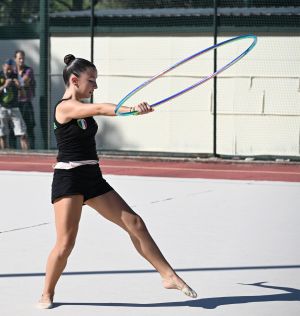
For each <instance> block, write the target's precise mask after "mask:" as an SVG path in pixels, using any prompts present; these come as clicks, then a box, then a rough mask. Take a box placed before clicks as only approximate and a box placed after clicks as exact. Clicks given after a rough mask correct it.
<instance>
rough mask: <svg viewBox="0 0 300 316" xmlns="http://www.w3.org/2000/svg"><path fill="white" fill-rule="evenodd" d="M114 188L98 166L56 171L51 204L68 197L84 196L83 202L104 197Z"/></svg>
mask: <svg viewBox="0 0 300 316" xmlns="http://www.w3.org/2000/svg"><path fill="white" fill-rule="evenodd" d="M111 190H113V188H112V187H111V186H110V185H109V184H108V183H107V182H106V180H105V179H103V177H102V173H101V170H100V167H99V165H98V164H96V165H84V166H79V167H76V168H73V169H68V170H65V169H54V175H53V181H52V197H51V202H52V203H54V201H55V200H56V199H58V198H61V197H63V196H68V195H77V194H80V195H83V201H86V200H89V199H91V198H94V197H96V196H98V195H102V194H104V193H107V192H109V191H111Z"/></svg>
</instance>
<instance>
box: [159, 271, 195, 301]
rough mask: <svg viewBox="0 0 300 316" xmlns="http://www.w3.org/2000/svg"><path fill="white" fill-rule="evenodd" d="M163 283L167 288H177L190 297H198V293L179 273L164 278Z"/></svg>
mask: <svg viewBox="0 0 300 316" xmlns="http://www.w3.org/2000/svg"><path fill="white" fill-rule="evenodd" d="M162 283H163V286H164V288H165V289H175V290H179V291H181V292H182V293H184V294H185V295H187V296H189V297H192V298H196V297H197V293H196V292H195V291H194V290H193V289H192V288H190V287H189V286H188V285H187V284H186V283H185V282H184V281H183V280H182V279H181V278H180V277H179V276H178V275H175V276H173V277H170V278H168V279H162Z"/></svg>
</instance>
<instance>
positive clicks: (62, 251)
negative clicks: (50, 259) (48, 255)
mask: <svg viewBox="0 0 300 316" xmlns="http://www.w3.org/2000/svg"><path fill="white" fill-rule="evenodd" d="M74 245H75V238H67V239H64V240H59V241H57V242H56V245H55V248H56V251H57V255H58V257H59V258H63V259H66V258H68V257H69V255H70V254H71V252H72V250H73V248H74Z"/></svg>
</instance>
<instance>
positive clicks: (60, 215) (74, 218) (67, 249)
mask: <svg viewBox="0 0 300 316" xmlns="http://www.w3.org/2000/svg"><path fill="white" fill-rule="evenodd" d="M82 203H83V197H82V196H81V195H72V196H68V197H63V198H61V199H58V200H57V201H56V202H55V203H54V212H55V226H56V235H57V237H56V243H55V246H54V248H53V249H52V251H51V252H50V255H49V257H48V261H47V266H46V277H45V285H44V290H43V295H42V298H41V300H40V302H42V303H43V302H44V303H47V302H52V300H53V295H54V291H55V286H56V283H57V281H58V279H59V278H60V276H61V274H62V272H63V270H64V268H65V266H66V264H67V260H68V257H69V255H70V253H71V251H72V249H73V247H74V244H75V240H76V236H77V231H78V226H79V221H80V217H81V211H82Z"/></svg>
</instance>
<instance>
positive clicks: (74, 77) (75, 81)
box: [70, 74, 79, 88]
mask: <svg viewBox="0 0 300 316" xmlns="http://www.w3.org/2000/svg"><path fill="white" fill-rule="evenodd" d="M70 81H71V83H72V84H73V85H74V86H75V87H77V88H78V87H79V86H78V77H76V76H75V75H73V74H72V75H71V78H70Z"/></svg>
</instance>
